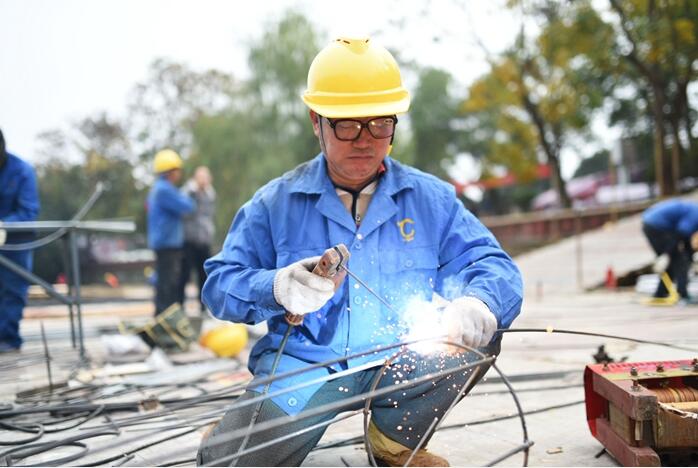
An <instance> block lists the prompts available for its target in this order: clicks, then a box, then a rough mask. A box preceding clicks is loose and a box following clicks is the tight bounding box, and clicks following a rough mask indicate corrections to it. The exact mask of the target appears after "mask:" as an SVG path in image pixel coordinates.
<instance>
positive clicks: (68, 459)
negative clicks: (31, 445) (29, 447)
mask: <svg viewBox="0 0 698 468" xmlns="http://www.w3.org/2000/svg"><path fill="white" fill-rule="evenodd" d="M61 447H80V448H81V449H82V450H80V451H79V452H77V453H74V454H72V455H68V456H66V457H63V458H56V459H54V460H50V461H42V462H40V463H38V464H33V465H12V466H25V467H29V466H32V467H33V466H61V465H65V464H68V463H70V462H72V461H75V460H78V459H80V458H82V457H84V456H85V455H87V454H88V453H89V451H90V450H89V449H88V448H87V445H86V444H84V443H82V442H69V443H67V444H64V445H61Z"/></svg>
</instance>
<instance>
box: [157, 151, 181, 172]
mask: <svg viewBox="0 0 698 468" xmlns="http://www.w3.org/2000/svg"><path fill="white" fill-rule="evenodd" d="M181 168H182V158H180V157H179V155H178V154H177V152H176V151H173V150H171V149H164V150H160V151H158V152H157V154H156V155H155V161H154V163H153V169H154V170H155V173H156V174H162V173H163V172H167V171H171V170H172V169H181Z"/></svg>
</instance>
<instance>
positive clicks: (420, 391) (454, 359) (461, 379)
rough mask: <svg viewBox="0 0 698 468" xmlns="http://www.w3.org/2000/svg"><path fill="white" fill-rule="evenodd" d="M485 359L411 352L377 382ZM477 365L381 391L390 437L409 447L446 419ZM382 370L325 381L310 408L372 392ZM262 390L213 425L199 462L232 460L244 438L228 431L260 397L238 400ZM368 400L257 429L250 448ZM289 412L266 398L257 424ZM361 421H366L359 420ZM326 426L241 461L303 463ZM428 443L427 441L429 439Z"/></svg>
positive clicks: (380, 415) (381, 412)
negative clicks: (431, 355) (429, 429)
mask: <svg viewBox="0 0 698 468" xmlns="http://www.w3.org/2000/svg"><path fill="white" fill-rule="evenodd" d="M499 349H500V340H499V339H498V340H496V341H495V342H494V343H492V344H491V345H490V346H488V347H486V348H481V349H480V351H481V352H483V353H484V354H487V355H490V356H492V355H494V356H496V355H498V354H499ZM479 359H480V357H479V356H478V355H476V354H475V353H464V354H459V355H455V356H454V355H450V356H447V355H440V356H438V357H433V358H427V357H425V356H420V355H416V354H412V353H410V354H408V355H405V358H404V359H401V360H400V362H399V363H398V364H394V365H393V366H391V367H389V368H388V370H387V372H386V373H385V374H384V375H383V376H382V378H381V380H380V383H379V384H378V387H377V388H378V389H385V388H386V387H388V386H391V385H395V384H396V383H402V382H406V381H410V380H414V379H416V378H419V377H421V376H425V375H427V374H429V373H436V372H442V371H445V370H448V369H452V368H455V367H457V366H459V365H461V364H464V363H467V362H475V361H477V360H479ZM489 367H490V366H489V364H483V365H481V366H480V371H479V373H478V375H477V378H475V379H474V380H473V381H472V382H471V383H470V387H469V388H468V389H467V391H466V392H464V394H467V392H468V391H470V389H471V388H472V387H473V386H474V385H475V383H476V382H477V381H478V380H479V379H480V378H482V377H483V376H484V375H485V373H486V372H487V369H489ZM471 371H472V369H469V370H465V371H463V370H461V371H458V372H457V373H453V374H450V375H446V376H442V377H440V378H436V379H433V380H427V381H425V382H424V383H421V384H417V385H416V386H412V387H409V388H404V389H400V390H396V391H394V392H391V393H388V394H387V395H382V396H379V397H376V398H375V399H374V400H373V402H372V405H371V420H372V421H373V423H374V424H375V425H376V427H377V428H378V429H379V430H380V431H381V432H382V433H383V434H384V435H386V436H388V437H389V438H390V439H392V440H394V441H397V442H399V443H400V444H402V445H404V446H406V447H409V448H414V447H416V446H417V444H419V442H420V440H421V439H422V437H424V435H425V434H426V432H427V429H428V428H429V426H430V424H431V423H432V421H433V420H434V418H435V417H438V418H439V419H441V417H442V416H443V415H444V413H445V412H446V410H447V409H448V407H449V406H450V405H451V403H452V402H453V401H454V399H455V398H456V397H457V396H458V392H459V391H460V389H461V388H462V386H463V385H464V384H465V382H466V381H467V379H468V377H470V374H471ZM379 372H380V368H371V369H368V370H364V371H359V372H357V373H355V374H351V375H348V376H344V377H341V378H339V379H336V380H332V381H329V382H327V383H325V384H323V386H322V387H320V389H319V390H318V391H317V392H316V393H315V394H314V395H313V397H312V399H311V400H310V403H309V404H308V405H307V406H306V408H305V409H304V411H308V410H312V409H314V408H318V407H320V406H323V405H327V404H330V403H336V402H339V401H341V400H343V399H346V398H350V397H354V396H357V395H362V394H366V393H368V392H369V391H370V389H371V385H372V383H373V382H374V379H375V378H376V377H377V375H378V373H379ZM257 396H259V393H257V392H253V391H249V390H248V391H247V392H245V393H244V394H243V395H242V396H241V397H240V399H238V400H237V402H236V403H235V404H233V405H232V406H231V408H230V409H229V410H228V411H227V412H226V414H225V415H224V416H223V418H222V419H221V421H220V422H219V423H218V424H217V425H216V426H215V428H214V429H213V431H211V433H210V434H209V435H207V436H206V437H204V439H203V440H202V442H201V446H200V448H199V453H198V455H197V464H198V465H214V466H221V465H223V466H227V465H229V464H230V461H231V460H230V459H228V460H224V459H223V458H224V457H226V456H229V455H233V454H236V453H237V451H238V448H239V446H240V444H241V442H242V438H235V439H232V438H231V437H229V436H228V435H229V434H231V433H232V432H233V431H236V430H239V429H245V428H247V427H248V425H249V423H250V420H251V418H252V414H253V412H254V409H255V406H256V403H255V404H251V405H248V406H244V407H240V408H237V406H240V403H241V402H244V401H246V400H249V399H251V398H254V397H257ZM363 406H364V402H358V403H353V404H348V405H347V406H345V407H343V408H337V409H334V410H331V411H327V412H324V413H321V414H319V415H316V416H312V417H308V418H305V419H300V420H297V421H292V422H288V423H286V424H282V425H279V426H277V427H274V428H271V429H269V430H265V431H262V432H259V433H257V434H253V435H252V436H251V437H250V439H249V442H248V443H247V445H246V448H248V449H249V448H254V447H255V446H256V445H260V444H262V443H265V442H269V441H271V440H274V439H278V438H279V437H282V436H284V435H288V434H293V433H296V432H298V431H300V430H302V429H304V428H307V427H310V426H312V425H314V424H318V423H320V422H323V421H329V420H331V419H333V418H334V417H335V416H337V415H338V414H340V413H342V412H344V411H352V410H357V409H361V408H363ZM302 415H303V412H301V413H300V414H299V415H298V417H302ZM286 416H287V415H286V413H284V411H283V410H282V409H281V408H280V407H279V406H278V405H276V404H275V403H274V402H273V401H271V400H270V399H267V400H264V403H263V405H262V407H261V411H260V413H259V416H258V418H257V424H259V423H262V422H265V421H271V420H273V419H277V418H283V417H286ZM357 424H360V423H358V422H357ZM325 430H326V427H321V428H318V429H315V430H312V431H309V432H305V433H302V434H297V435H296V436H294V437H292V438H290V439H289V440H285V441H283V442H278V443H276V444H273V445H271V446H270V447H268V448H266V449H262V450H259V451H256V452H254V453H250V454H248V455H245V456H243V457H241V458H240V459H239V460H237V464H236V466H300V465H301V463H302V462H303V460H304V459H305V457H306V456H307V455H308V453H310V451H311V450H312V449H313V447H315V445H316V444H317V443H318V441H319V440H320V438H322V435H323V434H324V433H325ZM430 437H431V435H428V436H427V440H428V438H430ZM423 446H426V443H425V444H424V445H423Z"/></svg>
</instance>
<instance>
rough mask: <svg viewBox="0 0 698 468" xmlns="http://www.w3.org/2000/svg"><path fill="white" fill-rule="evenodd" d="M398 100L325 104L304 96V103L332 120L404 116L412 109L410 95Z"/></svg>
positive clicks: (315, 97)
mask: <svg viewBox="0 0 698 468" xmlns="http://www.w3.org/2000/svg"><path fill="white" fill-rule="evenodd" d="M401 94H402V96H400V97H399V98H398V99H396V100H394V101H390V102H363V103H355V104H337V103H332V104H329V103H328V104H324V103H322V102H318V101H322V99H319V98H318V97H317V96H310V95H307V94H305V95H303V102H304V103H305V104H306V105H307V106H308V107H309V108H310V109H311V110H313V111H315V112H316V113H318V114H320V115H322V116H323V117H329V118H331V119H343V118H351V117H378V116H381V115H394V114H404V113H405V112H407V110H408V109H409V108H410V95H409V94H408V93H407V92H406V91H405V92H404V93H401Z"/></svg>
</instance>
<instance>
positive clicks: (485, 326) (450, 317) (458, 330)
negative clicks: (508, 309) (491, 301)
mask: <svg viewBox="0 0 698 468" xmlns="http://www.w3.org/2000/svg"><path fill="white" fill-rule="evenodd" d="M443 323H444V324H445V326H446V329H447V330H448V336H449V338H450V339H451V340H453V341H456V342H461V343H463V344H464V345H466V346H470V347H471V348H479V347H481V346H485V345H486V344H488V343H489V342H490V340H491V339H492V336H494V332H495V331H497V318H496V317H495V316H494V314H493V313H492V312H491V311H490V309H489V307H487V304H485V303H484V302H482V301H481V300H480V299H477V298H475V297H470V296H468V297H459V298H457V299H454V300H453V301H451V302H450V303H449V304H448V305H447V306H446V307H445V308H444V315H443Z"/></svg>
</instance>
